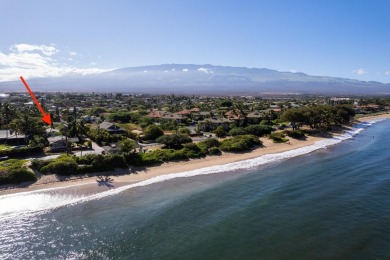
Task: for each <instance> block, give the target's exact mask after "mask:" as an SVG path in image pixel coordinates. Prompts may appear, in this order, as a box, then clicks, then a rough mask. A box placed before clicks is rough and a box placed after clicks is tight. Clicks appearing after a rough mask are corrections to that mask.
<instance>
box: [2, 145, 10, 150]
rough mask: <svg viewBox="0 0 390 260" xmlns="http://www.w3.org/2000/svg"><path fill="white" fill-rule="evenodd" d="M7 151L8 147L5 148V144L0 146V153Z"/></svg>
mask: <svg viewBox="0 0 390 260" xmlns="http://www.w3.org/2000/svg"><path fill="white" fill-rule="evenodd" d="M8 149H10V147H9V146H7V145H5V144H0V151H1V150H8Z"/></svg>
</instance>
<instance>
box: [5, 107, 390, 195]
mask: <svg viewBox="0 0 390 260" xmlns="http://www.w3.org/2000/svg"><path fill="white" fill-rule="evenodd" d="M381 118H390V114H381V115H375V116H369V117H361V118H359V119H358V120H357V122H359V121H360V122H362V121H371V120H377V119H381ZM335 134H338V133H335ZM323 139H325V138H324V137H312V136H309V137H307V138H306V140H296V139H293V138H289V140H290V141H289V142H288V143H279V144H275V143H273V142H272V141H271V140H269V139H266V138H260V140H261V141H262V142H263V145H264V146H263V147H261V148H257V149H255V150H253V151H251V152H248V153H240V154H233V153H223V154H222V155H220V156H207V157H205V158H201V159H191V160H188V161H180V162H169V163H164V164H162V165H159V166H154V167H147V168H144V169H138V168H135V167H130V168H129V169H120V170H116V171H113V172H103V173H98V174H95V175H93V176H74V177H71V178H68V179H65V178H60V177H58V176H55V175H46V176H45V175H41V176H38V177H39V179H38V181H37V182H35V183H33V184H21V185H18V186H3V187H0V195H5V194H12V193H17V192H25V191H33V190H40V189H49V188H58V187H69V188H70V187H71V188H70V189H69V192H70V191H71V190H72V191H77V192H83V193H96V192H100V191H104V190H108V189H113V188H117V187H120V186H124V185H128V184H131V183H136V182H139V181H143V180H147V179H150V178H153V177H156V176H160V175H167V174H172V173H178V172H186V171H190V170H195V169H200V168H205V167H209V166H216V165H224V164H227V163H233V162H238V161H243V160H248V159H252V158H256V157H259V156H262V155H265V154H275V153H281V152H285V151H289V150H293V149H297V148H301V147H305V146H309V145H312V144H314V143H315V142H317V141H320V140H323ZM105 178H107V179H105Z"/></svg>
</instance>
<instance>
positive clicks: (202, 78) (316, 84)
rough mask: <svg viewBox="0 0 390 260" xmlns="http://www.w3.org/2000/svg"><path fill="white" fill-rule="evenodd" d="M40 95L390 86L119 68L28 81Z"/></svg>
mask: <svg viewBox="0 0 390 260" xmlns="http://www.w3.org/2000/svg"><path fill="white" fill-rule="evenodd" d="M28 82H29V84H30V87H31V88H33V90H34V91H63V92H92V91H94V92H122V93H151V94H171V93H175V94H197V95H198V94H208V95H261V94H282V93H283V94H332V95H388V94H390V84H384V83H380V82H375V81H359V80H354V79H346V78H337V77H324V76H310V75H307V74H304V73H300V72H298V73H293V72H280V71H276V70H270V69H265V68H261V69H260V68H246V67H227V66H213V65H209V64H205V65H194V64H163V65H154V66H142V67H131V68H122V69H115V70H111V71H107V72H103V73H100V74H93V75H84V76H82V75H72V76H63V77H56V78H35V79H28ZM13 90H14V91H24V89H23V85H22V84H21V82H20V81H9V82H0V91H13Z"/></svg>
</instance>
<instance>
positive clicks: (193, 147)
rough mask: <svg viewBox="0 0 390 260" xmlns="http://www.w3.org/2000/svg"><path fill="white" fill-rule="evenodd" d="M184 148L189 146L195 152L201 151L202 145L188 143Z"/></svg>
mask: <svg viewBox="0 0 390 260" xmlns="http://www.w3.org/2000/svg"><path fill="white" fill-rule="evenodd" d="M183 147H184V148H187V149H189V150H192V151H194V152H197V153H199V152H200V151H201V149H200V147H199V146H198V145H197V144H195V143H188V144H184V145H183Z"/></svg>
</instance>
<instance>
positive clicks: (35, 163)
mask: <svg viewBox="0 0 390 260" xmlns="http://www.w3.org/2000/svg"><path fill="white" fill-rule="evenodd" d="M52 161H53V160H39V159H34V160H32V161H31V168H33V169H35V170H38V171H41V168H42V167H43V166H46V165H48V164H49V163H50V162H52Z"/></svg>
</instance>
